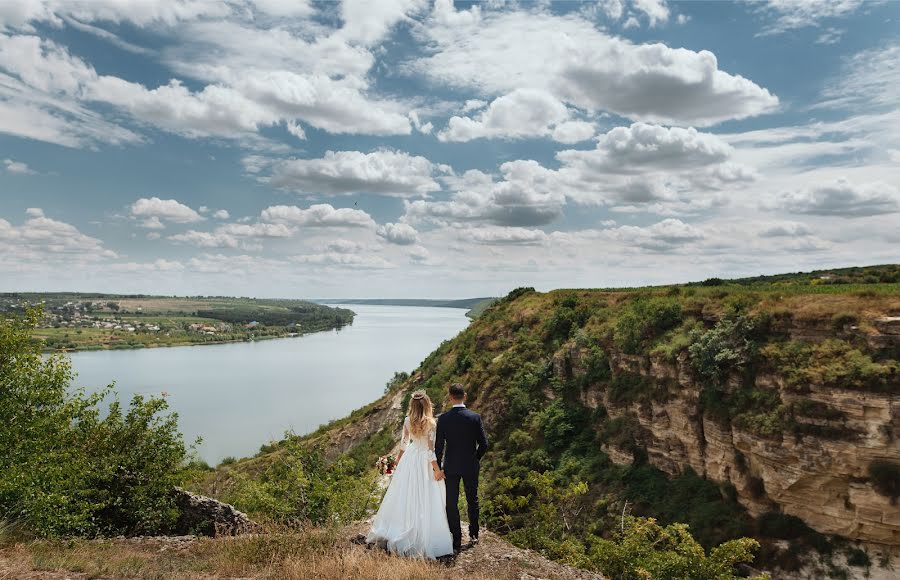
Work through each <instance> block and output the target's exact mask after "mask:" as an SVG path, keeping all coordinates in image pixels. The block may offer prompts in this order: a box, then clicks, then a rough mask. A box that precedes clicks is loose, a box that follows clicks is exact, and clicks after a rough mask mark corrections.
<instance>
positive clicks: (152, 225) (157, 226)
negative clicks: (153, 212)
mask: <svg viewBox="0 0 900 580" xmlns="http://www.w3.org/2000/svg"><path fill="white" fill-rule="evenodd" d="M138 225H139V226H141V227H142V228H146V229H148V230H163V229H165V228H166V225H165V224H164V223H162V222H161V221H160V219H159V218H158V217H157V216H151V217H148V218H147V219H145V220H142V221H141V222H140V223H139V224H138Z"/></svg>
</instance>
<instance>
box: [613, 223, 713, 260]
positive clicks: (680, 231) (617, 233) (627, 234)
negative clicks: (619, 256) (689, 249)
mask: <svg viewBox="0 0 900 580" xmlns="http://www.w3.org/2000/svg"><path fill="white" fill-rule="evenodd" d="M604 233H605V234H606V235H607V236H608V237H609V238H611V239H613V240H616V241H618V242H620V243H623V244H625V245H626V246H632V247H636V248H640V249H643V250H648V251H651V252H671V251H674V250H677V249H678V248H680V247H681V246H684V245H686V244H689V243H692V242H697V241H699V240H702V239H703V238H704V237H705V236H704V234H703V232H701V231H700V230H698V229H697V228H695V227H694V226H692V225H690V224H687V223H684V222H683V221H681V220H677V219H665V220H663V221H661V222H658V223H655V224H653V225H650V226H646V227H640V226H620V227H618V228H614V229H609V230H604Z"/></svg>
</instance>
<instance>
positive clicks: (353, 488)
mask: <svg viewBox="0 0 900 580" xmlns="http://www.w3.org/2000/svg"><path fill="white" fill-rule="evenodd" d="M279 451H280V453H279V454H278V456H277V457H275V458H274V461H273V462H272V463H271V464H270V465H269V466H268V468H267V469H266V470H265V471H264V472H263V473H262V474H260V475H258V476H254V477H249V476H245V475H241V474H236V475H237V477H239V478H240V480H239V481H238V482H237V483H236V484H235V485H234V486H233V488H232V489H231V490H230V491H229V492H228V494H227V495H226V496H225V498H224V499H225V500H226V501H228V502H229V503H233V504H234V505H235V507H237V508H238V509H241V510H243V511H246V512H249V513H250V514H252V515H253V516H255V517H258V518H260V519H269V520H271V521H274V522H277V523H280V524H285V525H291V526H299V527H303V526H306V525H313V526H321V525H328V524H344V523H349V522H353V521H355V520H358V519H363V518H364V517H365V515H366V513H367V510H368V508H369V507H372V506H377V505H378V500H379V499H380V498H379V497H378V496H377V493H376V490H377V486H376V484H375V483H376V482H375V478H376V475H375V471H374V469H371V467H370V466H369V465H366V466H363V465H360V464H359V463H360V462H359V461H357V460H356V458H355V457H353V456H351V455H342V456H341V457H340V458H338V460H337V461H334V462H329V461H327V460H326V458H325V453H324V451H323V449H322V448H321V447H319V446H310V445H309V444H308V443H305V442H303V441H300V440H298V438H297V437H295V436H289V437H288V438H287V439H286V440H285V441H284V442H283V443H282V445H281V448H280V450H279ZM371 465H374V463H372V464H371Z"/></svg>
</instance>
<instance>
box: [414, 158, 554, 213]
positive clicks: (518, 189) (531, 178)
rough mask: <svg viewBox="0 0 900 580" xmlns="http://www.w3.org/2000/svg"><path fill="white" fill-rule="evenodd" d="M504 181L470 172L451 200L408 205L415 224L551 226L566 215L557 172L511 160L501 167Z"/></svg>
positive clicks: (423, 201)
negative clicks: (422, 222) (461, 223)
mask: <svg viewBox="0 0 900 580" xmlns="http://www.w3.org/2000/svg"><path fill="white" fill-rule="evenodd" d="M500 171H501V173H502V174H503V180H502V181H499V182H496V183H494V182H493V181H492V180H491V179H490V177H489V176H486V175H484V174H483V173H480V172H470V173H467V174H466V175H467V177H468V178H467V179H465V180H463V181H461V182H459V183H457V185H460V186H462V187H463V189H461V190H460V191H457V192H455V193H454V194H453V196H452V197H451V199H450V200H448V201H427V200H417V201H413V202H406V214H405V217H406V219H408V220H411V221H422V220H424V221H433V222H437V223H448V222H468V221H471V222H486V223H492V224H496V225H504V226H535V225H544V224H548V223H550V222H552V221H554V220H555V219H558V218H559V217H560V216H561V215H562V208H563V206H564V205H565V201H566V200H565V195H564V194H563V193H562V192H561V191H560V190H559V189H558V187H557V186H558V181H557V177H556V174H555V172H553V171H552V170H549V169H546V168H545V167H543V166H541V165H540V164H539V163H538V162H536V161H509V162H507V163H504V164H503V165H501V166H500Z"/></svg>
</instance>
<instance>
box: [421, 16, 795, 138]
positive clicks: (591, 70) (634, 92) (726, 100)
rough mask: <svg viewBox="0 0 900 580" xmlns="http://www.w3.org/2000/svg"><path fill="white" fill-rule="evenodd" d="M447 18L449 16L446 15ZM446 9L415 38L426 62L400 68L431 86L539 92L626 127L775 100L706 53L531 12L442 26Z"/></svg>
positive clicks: (746, 109)
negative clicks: (623, 121) (620, 119)
mask: <svg viewBox="0 0 900 580" xmlns="http://www.w3.org/2000/svg"><path fill="white" fill-rule="evenodd" d="M448 11H452V12H448ZM448 14H455V15H459V14H461V13H460V12H457V11H453V9H452V6H451V7H444V8H442V9H441V11H440V12H439V11H438V10H437V8H436V10H435V15H434V17H433V18H432V19H431V20H430V21H429V22H428V23H426V24H425V25H423V26H422V27H421V28H420V29H419V30H418V34H419V35H420V36H421V37H422V38H423V39H424V40H425V41H427V42H428V43H429V45H430V46H432V47H433V48H434V54H432V55H429V56H425V57H422V58H418V59H415V60H413V61H412V62H411V63H410V64H409V65H408V66H407V69H408V70H410V71H412V72H414V73H417V74H419V75H423V76H425V77H427V78H429V79H431V80H432V81H434V82H437V83H440V84H443V85H448V86H451V87H454V88H468V89H474V90H477V91H479V93H481V94H482V95H485V96H497V95H502V94H505V93H508V92H510V91H512V90H515V89H518V88H531V89H541V90H544V91H546V92H549V93H551V94H552V95H554V96H555V97H556V98H557V99H559V100H560V101H562V102H564V103H567V104H569V105H573V106H575V107H578V108H581V109H584V110H588V111H610V112H613V113H616V114H618V115H621V116H624V117H628V118H631V119H634V120H643V121H650V122H659V123H671V124H690V125H696V126H707V125H713V124H715V123H719V122H721V121H725V120H728V119H743V118H746V117H751V116H754V115H759V114H762V113H765V112H768V111H772V110H774V109H775V108H776V107H777V106H778V98H777V97H775V96H774V95H772V94H771V93H770V92H769V91H767V90H766V89H764V88H762V87H760V86H759V85H757V84H755V83H754V82H752V81H750V80H748V79H746V78H744V77H741V76H739V75H732V74H729V73H727V72H725V71H722V70H719V67H718V61H717V59H716V56H715V55H714V54H713V53H711V52H709V51H700V52H695V51H692V50H688V49H683V48H680V49H673V48H669V47H668V46H665V45H663V44H640V45H639V44H633V43H631V42H629V41H627V40H624V39H621V38H616V37H612V36H609V35H607V34H605V33H603V32H600V31H599V30H597V29H596V28H595V27H594V26H593V24H592V23H590V22H588V21H587V20H585V19H583V18H581V17H578V16H575V15H568V16H557V15H551V14H547V13H541V12H533V11H527V12H526V11H506V12H491V13H478V16H477V18H474V17H473V18H470V19H466V20H460V21H455V22H453V23H452V25H451V24H448V23H447V22H448V20H447V15H448Z"/></svg>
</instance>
